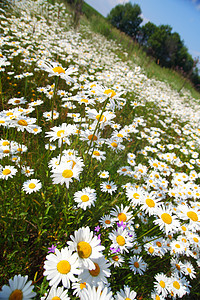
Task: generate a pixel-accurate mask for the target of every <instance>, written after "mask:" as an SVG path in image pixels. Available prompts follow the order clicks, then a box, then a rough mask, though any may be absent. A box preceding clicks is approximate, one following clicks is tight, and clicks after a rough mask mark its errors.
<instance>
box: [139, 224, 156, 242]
mask: <svg viewBox="0 0 200 300" xmlns="http://www.w3.org/2000/svg"><path fill="white" fill-rule="evenodd" d="M157 227H159V225H156V226H154V227H153V228H151V229H150V230H149V231H147V232H145V233H144V234H142V235H141V236H139V238H137V239H136V241H138V240H139V239H141V238H142V237H143V236H145V235H147V234H149V233H150V232H151V231H153V230H154V229H156V228H157Z"/></svg>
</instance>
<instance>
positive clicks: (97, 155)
mask: <svg viewBox="0 0 200 300" xmlns="http://www.w3.org/2000/svg"><path fill="white" fill-rule="evenodd" d="M88 153H89V154H90V155H92V158H96V159H97V160H98V161H102V160H105V159H106V156H105V154H106V152H105V151H100V150H99V149H96V148H95V149H93V150H92V149H90V150H89V152H88Z"/></svg>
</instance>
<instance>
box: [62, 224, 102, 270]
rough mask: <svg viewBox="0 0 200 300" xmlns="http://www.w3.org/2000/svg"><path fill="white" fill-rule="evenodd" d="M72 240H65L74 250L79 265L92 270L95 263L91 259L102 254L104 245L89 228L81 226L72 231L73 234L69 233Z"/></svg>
mask: <svg viewBox="0 0 200 300" xmlns="http://www.w3.org/2000/svg"><path fill="white" fill-rule="evenodd" d="M70 238H71V239H72V241H69V242H67V244H68V245H69V248H70V249H71V250H72V251H76V253H77V256H78V261H79V264H80V266H81V267H83V268H86V269H90V270H94V269H95V264H94V263H93V259H96V258H99V257H101V256H103V253H102V251H103V250H104V249H105V247H104V246H101V245H100V240H99V239H98V238H97V236H93V232H92V231H90V228H89V227H88V226H87V227H82V228H79V229H78V230H76V231H75V232H74V236H73V235H70Z"/></svg>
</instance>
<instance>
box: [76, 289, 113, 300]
mask: <svg viewBox="0 0 200 300" xmlns="http://www.w3.org/2000/svg"><path fill="white" fill-rule="evenodd" d="M80 300H113V298H112V292H111V291H109V290H108V288H107V287H105V288H102V287H101V286H98V288H97V289H96V287H95V286H93V287H91V286H90V285H87V287H86V288H85V289H84V290H83V292H82V293H81V295H80Z"/></svg>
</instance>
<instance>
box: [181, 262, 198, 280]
mask: <svg viewBox="0 0 200 300" xmlns="http://www.w3.org/2000/svg"><path fill="white" fill-rule="evenodd" d="M183 273H184V274H185V275H187V276H189V277H190V278H191V279H194V278H196V272H195V269H194V267H193V265H192V264H191V262H189V261H184V262H183Z"/></svg>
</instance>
